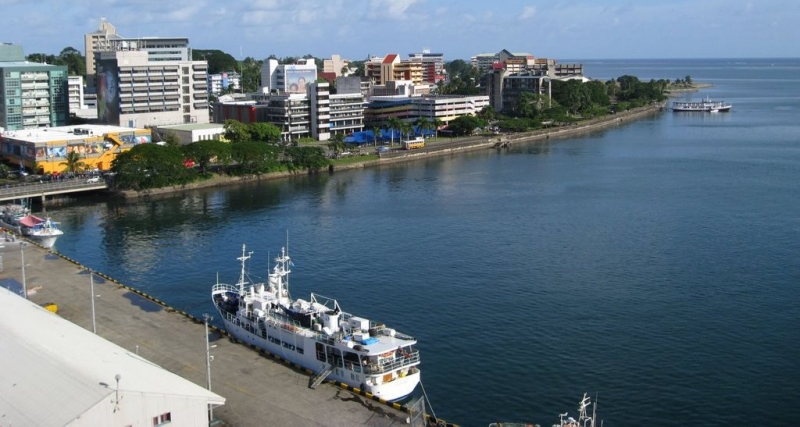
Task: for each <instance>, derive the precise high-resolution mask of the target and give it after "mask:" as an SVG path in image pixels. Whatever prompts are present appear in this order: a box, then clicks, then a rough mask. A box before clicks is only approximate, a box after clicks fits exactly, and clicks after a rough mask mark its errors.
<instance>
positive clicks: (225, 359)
mask: <svg viewBox="0 0 800 427" xmlns="http://www.w3.org/2000/svg"><path fill="white" fill-rule="evenodd" d="M0 236H3V233H0ZM0 246H2V248H0V254H1V255H2V258H0V285H1V286H4V287H7V288H9V289H11V290H15V289H14V288H15V287H16V288H17V290H18V291H19V293H20V294H23V293H24V289H27V291H28V299H29V300H31V301H33V302H35V303H37V304H40V305H45V304H48V303H49V304H55V305H56V306H57V315H58V316H61V317H63V318H64V319H66V320H68V321H70V322H73V323H75V324H77V325H79V326H81V327H83V328H85V329H87V330H90V331H91V330H93V329H94V330H96V333H97V334H98V335H99V336H101V337H103V338H105V339H107V340H109V341H111V342H113V343H115V344H117V345H119V346H121V347H123V348H125V349H127V350H129V351H132V352H136V353H138V354H139V355H140V356H141V357H144V358H145V359H148V360H150V361H151V362H153V363H155V364H157V365H159V366H161V367H162V368H164V369H166V370H168V371H171V372H173V373H175V374H177V375H180V376H181V377H183V378H185V379H187V380H189V381H192V382H194V383H196V384H198V385H201V386H203V387H206V385H207V369H206V339H205V323H204V321H203V319H197V318H195V317H193V316H191V315H188V314H186V313H183V312H180V311H178V310H175V309H172V308H170V307H169V306H167V305H166V304H164V303H163V302H161V301H158V300H156V299H153V298H152V297H148V296H147V295H144V294H142V293H141V292H139V291H137V290H136V289H135V288H133V287H131V286H129V285H128V284H121V283H118V282H116V281H115V280H114V279H112V278H110V277H106V276H104V275H103V274H102V273H97V272H94V273H91V274H90V271H89V270H88V269H87V268H86V267H85V266H82V265H81V264H80V263H79V262H78V261H76V260H71V259H68V258H66V257H64V256H62V255H59V254H57V253H54V252H49V251H48V250H46V249H44V248H42V247H40V246H37V245H35V244H33V243H30V242H28V241H25V240H21V239H19V238H16V239H14V240H13V241H12V240H11V239H9V238H3V239H2V241H0ZM23 259H24V263H25V265H24V268H23V266H22V260H23ZM176 274H180V272H176ZM213 280H214V278H213V277H212V278H209V282H208V289H209V294H210V290H211V285H212V284H213ZM131 285H133V284H131ZM202 285H203V284H198V286H202ZM92 288H93V289H94V310H93V308H92V292H91V290H92ZM51 307H52V306H51ZM212 310H213V307H212V306H211V302H210V296H209V313H208V314H210V315H212V316H215V315H216V314H217V313H216V312H214V311H212ZM93 312H94V316H93V314H92V313H93ZM209 330H210V333H209V336H210V339H209V341H210V344H211V346H213V347H212V348H211V349H210V354H211V355H212V356H213V361H212V362H211V390H212V391H214V392H215V393H218V394H220V395H222V396H224V397H225V398H226V399H227V401H226V404H225V405H224V406H221V407H218V408H214V409H213V418H214V421H212V423H211V424H212V425H219V426H241V427H249V426H253V427H256V426H259V427H260V426H265V425H275V426H281V425H291V426H309V427H312V426H313V427H317V426H352V425H365V426H398V425H408V419H409V417H411V418H414V417H413V416H412V415H409V413H408V412H407V411H406V409H405V407H399V405H397V404H391V403H386V402H380V401H376V400H374V399H372V398H371V396H368V395H364V394H363V392H362V393H359V392H358V391H357V390H356V391H353V390H350V389H347V388H345V387H341V386H340V385H336V384H332V383H323V384H321V385H320V386H319V387H317V388H316V389H311V388H309V380H310V378H311V375H310V374H309V373H308V372H306V371H304V370H302V369H299V368H298V367H292V366H287V365H285V364H283V363H282V362H281V361H280V360H279V359H275V358H272V357H270V356H269V355H266V354H264V353H260V352H258V351H255V350H253V349H251V348H249V347H246V346H244V345H242V344H239V343H236V342H232V341H231V340H230V339H229V338H228V337H227V335H226V334H225V333H224V331H222V330H220V329H217V328H214V327H212V328H210V329H209ZM20 368H24V367H20ZM412 424H417V423H412Z"/></svg>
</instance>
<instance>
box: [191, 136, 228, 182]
mask: <svg viewBox="0 0 800 427" xmlns="http://www.w3.org/2000/svg"><path fill="white" fill-rule="evenodd" d="M182 150H183V153H184V156H186V157H187V158H190V159H192V160H194V161H195V162H196V163H197V165H198V166H199V168H200V173H201V174H203V175H205V174H206V173H207V171H208V165H209V164H211V161H212V159H216V161H217V162H218V163H227V162H228V161H229V160H230V158H231V144H230V143H227V142H222V141H218V140H214V139H212V140H203V141H197V142H192V143H191V144H187V145H184V146H183V147H182Z"/></svg>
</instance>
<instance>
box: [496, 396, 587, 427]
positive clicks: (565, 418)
mask: <svg viewBox="0 0 800 427" xmlns="http://www.w3.org/2000/svg"><path fill="white" fill-rule="evenodd" d="M589 406H591V407H592V414H591V416H590V415H589V413H588V409H589ZM596 417H597V402H594V404H593V403H592V399H591V398H590V397H589V396H587V393H583V399H581V402H580V403H579V404H578V419H577V420H576V419H575V418H573V417H570V416H569V413H567V412H564V413H563V414H558V418H559V422H558V424H553V427H596V425H597V422H596ZM489 427H540V426H539V424H532V423H520V422H496V423H490V424H489Z"/></svg>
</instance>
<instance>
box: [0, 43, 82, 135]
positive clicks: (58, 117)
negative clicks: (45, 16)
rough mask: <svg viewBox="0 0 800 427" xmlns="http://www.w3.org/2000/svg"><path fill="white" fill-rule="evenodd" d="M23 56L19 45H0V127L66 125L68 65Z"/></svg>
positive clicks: (26, 127) (8, 128)
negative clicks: (43, 62) (37, 60)
mask: <svg viewBox="0 0 800 427" xmlns="http://www.w3.org/2000/svg"><path fill="white" fill-rule="evenodd" d="M24 59H25V55H24V54H23V51H22V46H19V45H12V44H3V45H0V127H2V128H4V129H5V130H21V129H33V128H39V127H52V126H65V125H66V124H67V121H68V120H69V91H68V79H67V77H68V72H67V67H66V66H60V65H47V64H37V63H33V62H27V61H25V60H24Z"/></svg>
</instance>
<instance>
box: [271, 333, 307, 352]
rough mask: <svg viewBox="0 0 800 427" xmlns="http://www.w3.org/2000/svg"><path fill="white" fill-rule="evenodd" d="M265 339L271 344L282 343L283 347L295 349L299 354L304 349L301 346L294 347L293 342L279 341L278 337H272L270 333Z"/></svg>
mask: <svg viewBox="0 0 800 427" xmlns="http://www.w3.org/2000/svg"><path fill="white" fill-rule="evenodd" d="M267 339H268V340H269V342H271V343H273V344H277V345H282V346H283V347H284V348H287V349H289V350H292V351H296V352H298V353H300V354H303V353H304V352H305V350H303V347H295V346H294V345H293V344H291V343H289V342H286V341H281V340H279V339H278V338H275V337H273V336H272V335H267Z"/></svg>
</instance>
